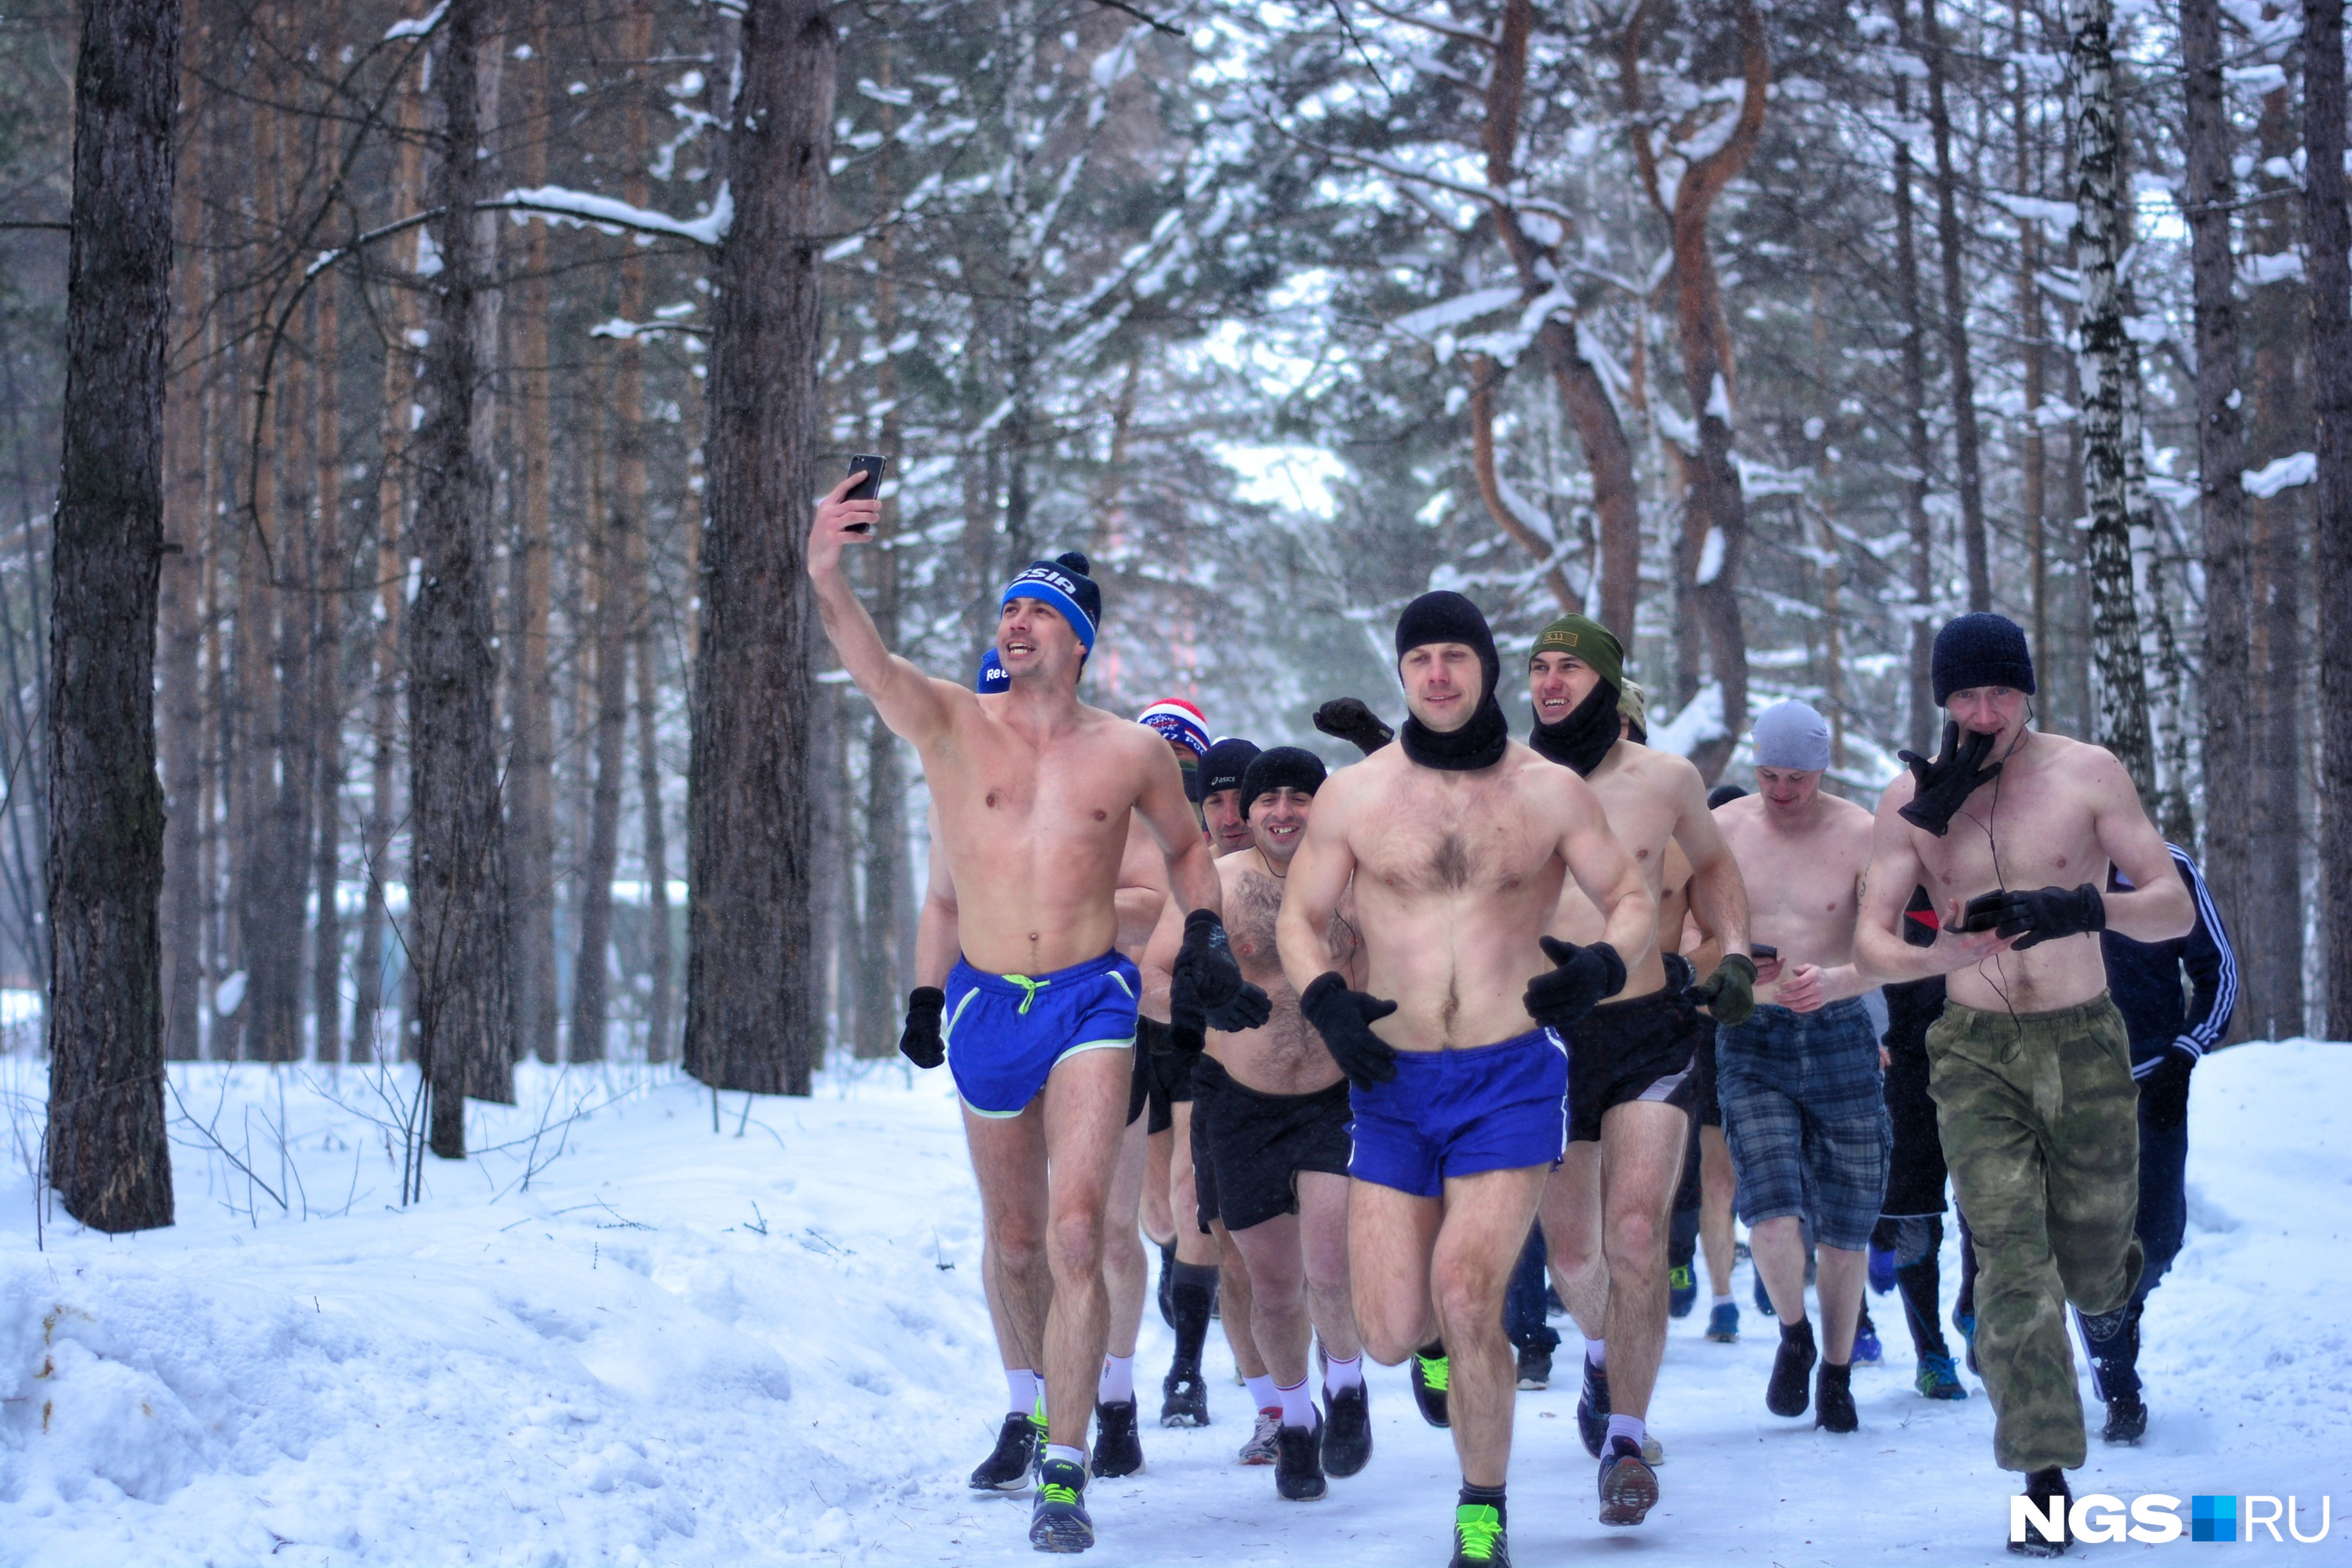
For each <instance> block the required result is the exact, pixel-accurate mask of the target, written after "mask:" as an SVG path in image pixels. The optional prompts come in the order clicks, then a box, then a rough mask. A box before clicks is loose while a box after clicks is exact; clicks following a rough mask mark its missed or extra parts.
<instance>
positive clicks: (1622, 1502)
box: [1601, 1437, 1658, 1525]
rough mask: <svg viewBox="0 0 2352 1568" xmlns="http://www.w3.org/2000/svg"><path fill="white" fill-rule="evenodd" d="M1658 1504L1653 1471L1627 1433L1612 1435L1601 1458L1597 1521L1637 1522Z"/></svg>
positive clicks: (1655, 1476) (1656, 1486) (1627, 1523)
mask: <svg viewBox="0 0 2352 1568" xmlns="http://www.w3.org/2000/svg"><path fill="white" fill-rule="evenodd" d="M1657 1505H1658V1477H1657V1472H1656V1471H1654V1470H1653V1469H1651V1468H1650V1466H1649V1463H1648V1461H1646V1460H1644V1459H1643V1458H1642V1449H1641V1446H1640V1445H1639V1444H1637V1443H1635V1442H1634V1441H1633V1438H1631V1437H1614V1438H1612V1439H1611V1440H1610V1443H1609V1454H1608V1457H1607V1458H1604V1459H1602V1460H1601V1523H1603V1524H1618V1525H1630V1524H1639V1523H1641V1522H1642V1521H1643V1520H1644V1519H1646V1518H1647V1517H1649V1512H1650V1510H1652V1509H1654V1508H1655V1507H1656V1506H1657Z"/></svg>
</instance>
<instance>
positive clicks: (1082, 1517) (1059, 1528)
mask: <svg viewBox="0 0 2352 1568" xmlns="http://www.w3.org/2000/svg"><path fill="white" fill-rule="evenodd" d="M1094 1543H1095V1521H1093V1520H1091V1519H1088V1518H1087V1468H1086V1467H1085V1466H1084V1465H1078V1464H1073V1463H1072V1462H1071V1461H1069V1460H1067V1459H1048V1460H1046V1461H1045V1469H1044V1470H1043V1471H1042V1472H1041V1473H1040V1474H1039V1476H1038V1479H1037V1501H1036V1504H1035V1506H1034V1507H1033V1508H1032V1509H1031V1510H1030V1513H1029V1544H1030V1545H1032V1546H1034V1547H1035V1548H1036V1549H1037V1550H1038V1551H1040V1552H1084V1551H1085V1550H1087V1548H1088V1547H1090V1546H1092V1545H1093V1544H1094Z"/></svg>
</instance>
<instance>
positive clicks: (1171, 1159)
mask: <svg viewBox="0 0 2352 1568" xmlns="http://www.w3.org/2000/svg"><path fill="white" fill-rule="evenodd" d="M1169 1114H1170V1115H1171V1116H1172V1117H1173V1118H1174V1119H1175V1122H1176V1127H1175V1136H1174V1138H1173V1139H1172V1140H1171V1142H1170V1144H1169V1153H1168V1208H1169V1214H1170V1217H1171V1220H1172V1221H1173V1223H1174V1224H1175V1226H1176V1261H1177V1262H1179V1263H1192V1264H1199V1265H1202V1266H1206V1265H1209V1264H1213V1263H1214V1262H1216V1261H1217V1244H1216V1241H1215V1239H1214V1238H1213V1237H1210V1236H1209V1235H1208V1234H1207V1233H1206V1232H1204V1231H1202V1229H1201V1226H1200V1224H1199V1215H1200V1212H1201V1199H1200V1194H1198V1193H1197V1192H1196V1191H1195V1190H1194V1189H1193V1186H1192V1101H1191V1100H1178V1101H1176V1103H1175V1104H1174V1105H1172V1106H1171V1107H1170V1108H1169Z"/></svg>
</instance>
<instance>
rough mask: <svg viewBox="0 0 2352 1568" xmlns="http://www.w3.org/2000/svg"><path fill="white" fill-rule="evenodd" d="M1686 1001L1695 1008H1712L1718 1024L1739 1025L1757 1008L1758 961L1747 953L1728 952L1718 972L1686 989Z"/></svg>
mask: <svg viewBox="0 0 2352 1568" xmlns="http://www.w3.org/2000/svg"><path fill="white" fill-rule="evenodd" d="M1683 1000H1684V1001H1685V1002H1687V1003H1689V1004H1690V1005H1692V1006H1694V1007H1708V1008H1712V1009H1713V1010H1714V1012H1715V1021H1716V1022H1717V1023H1718V1024H1725V1025H1728V1026H1732V1027H1734V1028H1737V1027H1738V1026H1740V1025H1742V1024H1745V1023H1746V1022H1748V1015H1749V1014H1751V1013H1753V1012H1755V1011H1756V961H1755V960H1754V959H1752V958H1750V957H1748V955H1747V954H1746V953H1744V952H1727V953H1725V954H1724V955H1723V962H1722V963H1718V964H1717V965H1716V966H1715V973H1712V974H1710V975H1708V976H1707V977H1706V982H1705V983H1704V984H1698V985H1694V986H1691V987H1690V988H1689V989H1688V990H1686V991H1685V992H1684V993H1683Z"/></svg>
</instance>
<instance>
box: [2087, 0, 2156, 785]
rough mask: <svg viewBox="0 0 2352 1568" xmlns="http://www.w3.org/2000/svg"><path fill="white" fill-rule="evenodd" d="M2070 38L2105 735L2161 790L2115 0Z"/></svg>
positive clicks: (2091, 11)
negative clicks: (2152, 716) (2127, 302)
mask: <svg viewBox="0 0 2352 1568" xmlns="http://www.w3.org/2000/svg"><path fill="white" fill-rule="evenodd" d="M2066 17H2067V28H2068V31H2069V33H2070V34H2071V35H2072V40H2073V66H2074V101H2073V103H2072V104H2071V105H2070V107H2071V109H2072V110H2073V111H2074V122H2075V153H2074V159H2075V162H2074V205H2075V211H2076V221H2075V227H2074V266H2075V269H2076V270H2077V272H2079V273H2080V275H2081V278H2082V291H2083V313H2082V320H2081V321H2080V323H2079V326H2078V331H2080V332H2081V334H2082V345H2083V346H2082V351H2081V353H2080V356H2079V360H2078V364H2079V372H2080V377H2081V382H2082V405H2083V421H2082V430H2083V468H2084V481H2085V484H2086V486H2087V488H2088V489H2089V492H2090V506H2091V536H2090V556H2091V559H2090V575H2091V602H2092V624H2091V637H2092V657H2093V659H2094V662H2095V665H2096V667H2097V670H2098V678H2099V679H2098V689H2099V690H2098V697H2099V723H2098V735H2097V739H2098V742H2099V744H2101V745H2103V746H2105V747H2106V748H2107V750H2108V751H2110V752H2114V753H2115V754H2116V759H2117V760H2118V761H2119V762H2121V763H2123V764H2124V767H2125V768H2126V771H2128V772H2129V773H2130V774H2131V777H2132V783H2133V784H2136V785H2137V787H2138V789H2139V794H2140V798H2141V799H2142V800H2145V801H2151V802H2152V801H2153V800H2154V799H2155V798H2156V754H2155V749H2154V747H2153V745H2152V744H2151V743H2150V738H2149V735H2148V723H2147V674H2146V668H2145V665H2144V663H2143V661H2142V659H2141V657H2140V637H2139V606H2138V604H2137V599H2136V597H2135V595H2134V594H2133V591H2132V567H2131V521H2130V517H2129V515H2128V513H2129V501H2128V499H2127V496H2126V487H2125V479H2124V466H2125V455H2124V451H2125V446H2126V443H2127V442H2129V441H2130V440H2132V439H2134V432H2132V431H2129V430H2127V429H2126V427H2125V418H2124V402H2125V388H2124V378H2125V376H2126V374H2128V371H2127V368H2126V363H2125V359H2126V355H2127V354H2129V353H2131V352H2132V350H2131V343H2130V342H2129V340H2128V339H2126V337H2125V335H2124V309H2123V293H2122V289H2121V279H2119V278H2118V277H2117V275H2116V273H2117V268H2118V266H2119V264H2120V262H2121V260H2122V256H2123V247H2124V229H2123V226H2124V221H2125V199H2124V195H2125V193H2124V188H2123V160H2122V145H2121V134H2122V133H2121V127H2120V125H2119V123H2118V120H2117V107H2116V91H2115V57H2114V47H2113V42H2112V39H2111V37H2110V34H2111V30H2112V26H2113V20H2114V17H2113V7H2112V5H2110V0H2068V3H2067V6H2066Z"/></svg>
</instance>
